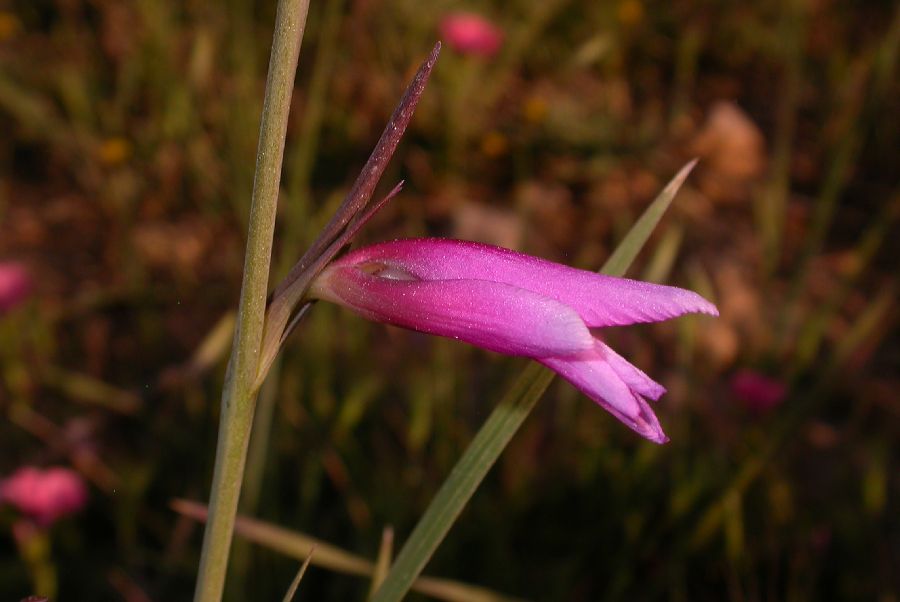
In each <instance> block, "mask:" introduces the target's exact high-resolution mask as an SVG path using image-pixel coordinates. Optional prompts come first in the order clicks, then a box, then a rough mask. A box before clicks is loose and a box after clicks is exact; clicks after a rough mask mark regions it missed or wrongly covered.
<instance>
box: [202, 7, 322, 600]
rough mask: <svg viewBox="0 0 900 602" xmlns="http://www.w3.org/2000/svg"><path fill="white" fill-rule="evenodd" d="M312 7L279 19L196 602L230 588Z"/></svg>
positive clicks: (284, 10) (287, 11)
mask: <svg viewBox="0 0 900 602" xmlns="http://www.w3.org/2000/svg"><path fill="white" fill-rule="evenodd" d="M308 8H309V0H279V2H278V12H277V15H276V17H275V33H274V36H273V41H272V54H271V58H270V60H269V74H268V77H267V80H266V93H265V100H264V103H263V110H262V120H261V123H260V132H259V146H258V149H257V155H256V173H255V175H254V180H253V197H252V201H251V205H250V229H249V234H248V237H247V254H246V256H245V259H244V281H243V284H242V285H241V298H240V305H239V306H238V314H237V326H236V328H235V333H234V343H233V347H232V354H231V360H230V362H229V365H228V373H227V375H226V379H225V386H224V390H223V391H222V413H221V418H220V423H219V440H218V444H217V446H216V463H215V469H214V471H213V482H212V490H211V492H210V505H209V522H208V523H207V525H206V531H205V532H204V535H203V551H202V554H201V557H200V570H199V574H198V576H197V587H196V590H195V593H194V600H195V601H196V602H218V601H219V600H221V599H222V590H223V589H224V584H225V573H226V570H227V567H228V554H229V551H230V549H231V539H232V532H233V530H234V518H235V513H236V512H237V504H238V499H239V497H240V492H241V481H242V480H243V472H244V463H245V461H246V456H247V443H248V441H249V438H250V430H251V427H252V424H253V411H254V405H255V402H256V392H255V389H254V383H255V381H256V373H257V368H258V363H259V348H260V344H261V341H262V334H263V322H264V318H265V310H266V291H267V289H268V284H269V264H270V261H271V255H272V237H273V234H274V229H275V212H276V209H277V206H278V189H279V185H280V180H281V163H282V158H283V155H284V140H285V136H286V133H287V119H288V112H289V110H290V104H291V92H292V91H293V87H294V74H295V73H296V70H297V61H298V58H299V56H300V43H301V41H302V40H303V30H304V28H305V26H306V13H307V10H308Z"/></svg>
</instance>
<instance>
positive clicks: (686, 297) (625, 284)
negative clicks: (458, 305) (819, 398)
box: [337, 238, 718, 328]
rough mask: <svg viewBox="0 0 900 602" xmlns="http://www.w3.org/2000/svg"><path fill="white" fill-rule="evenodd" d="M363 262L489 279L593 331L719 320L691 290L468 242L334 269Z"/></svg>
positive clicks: (364, 254) (386, 249)
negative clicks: (558, 308)
mask: <svg viewBox="0 0 900 602" xmlns="http://www.w3.org/2000/svg"><path fill="white" fill-rule="evenodd" d="M367 261H377V262H380V263H383V264H385V265H389V266H393V267H395V268H397V269H400V270H404V271H406V272H409V273H411V274H413V275H415V277H417V278H419V279H421V280H457V279H467V280H489V281H492V282H503V283H506V284H510V285H513V286H516V287H519V288H524V289H527V290H530V291H532V292H534V293H537V294H539V295H543V296H547V297H550V298H552V299H555V300H557V301H559V302H560V303H562V304H564V305H568V306H569V307H571V308H572V309H574V310H575V311H576V312H577V313H578V315H579V316H581V319H582V320H584V322H585V323H586V324H587V325H588V326H589V327H592V328H593V327H603V326H616V325H624V324H633V323H637V322H658V321H661V320H667V319H669V318H674V317H676V316H680V315H682V314H686V313H705V314H711V315H718V310H716V307H715V306H714V305H713V304H712V303H710V302H709V301H707V300H706V299H704V298H703V297H701V296H700V295H698V294H697V293H694V292H692V291H688V290H685V289H681V288H677V287H673V286H663V285H660V284H652V283H649V282H640V281H637V280H629V279H626V278H615V277H612V276H605V275H602V274H597V273H595V272H589V271H587V270H579V269H576V268H571V267H568V266H564V265H560V264H557V263H553V262H550V261H546V260H544V259H540V258H538V257H532V256H530V255H523V254H522V253H517V252H515V251H510V250H509V249H503V248H500V247H493V246H490V245H483V244H479V243H473V242H467V241H460V240H450V239H438V238H426V239H406V240H396V241H392V242H386V243H380V244H376V245H372V246H369V247H364V248H362V249H358V250H356V251H353V252H351V253H349V254H347V255H345V256H344V257H342V258H341V259H339V260H338V261H337V264H339V265H353V264H358V263H362V262H367Z"/></svg>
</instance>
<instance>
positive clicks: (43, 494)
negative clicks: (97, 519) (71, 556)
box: [0, 466, 88, 527]
mask: <svg viewBox="0 0 900 602" xmlns="http://www.w3.org/2000/svg"><path fill="white" fill-rule="evenodd" d="M87 496H88V493H87V487H86V486H85V484H84V482H83V481H82V480H81V477H80V476H79V475H78V473H77V472H75V471H74V470H70V469H68V468H61V467H54V468H48V469H46V470H41V469H40V468H34V467H32V466H26V467H23V468H20V469H19V470H17V471H16V472H14V473H13V474H12V475H11V476H9V477H7V478H6V479H3V480H2V481H0V502H8V503H10V504H12V505H13V506H15V507H16V508H18V510H19V511H20V512H22V513H23V514H26V515H28V516H30V517H31V518H32V519H34V521H35V522H36V523H38V524H39V525H41V526H45V527H46V526H49V525H50V524H52V523H54V522H55V521H57V520H58V519H60V518H62V517H63V516H66V515H67V514H72V513H74V512H77V511H78V510H80V509H81V508H82V507H84V505H85V503H87Z"/></svg>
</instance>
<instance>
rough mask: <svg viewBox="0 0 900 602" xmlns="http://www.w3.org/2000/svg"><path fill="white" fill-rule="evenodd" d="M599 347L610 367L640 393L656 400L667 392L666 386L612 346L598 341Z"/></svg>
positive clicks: (633, 389)
mask: <svg viewBox="0 0 900 602" xmlns="http://www.w3.org/2000/svg"><path fill="white" fill-rule="evenodd" d="M597 347H598V348H599V350H600V352H601V353H602V355H603V357H604V358H605V359H606V361H607V363H608V364H609V365H610V367H611V368H612V369H613V370H614V371H615V373H616V374H618V375H619V378H621V379H622V380H623V381H624V382H625V384H627V385H628V387H629V388H630V389H631V390H632V391H634V392H635V393H637V394H638V395H642V396H644V397H649V398H650V399H653V400H654V401H655V400H657V399H659V398H660V397H661V396H662V394H663V393H665V392H666V388H665V387H664V386H662V385H661V384H659V383H658V382H656V381H655V380H653V379H652V378H650V377H649V376H647V375H646V374H645V373H644V372H643V371H642V370H640V369H638V368H637V367H636V366H635V365H634V364H632V363H631V362H629V361H628V360H626V359H625V358H624V357H622V356H621V355H619V354H618V353H616V352H615V351H613V350H612V348H611V347H609V346H608V345H606V344H605V343H603V342H602V341H597Z"/></svg>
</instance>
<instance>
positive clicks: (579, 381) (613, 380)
mask: <svg viewBox="0 0 900 602" xmlns="http://www.w3.org/2000/svg"><path fill="white" fill-rule="evenodd" d="M597 343H598V345H597V347H595V349H594V350H592V351H591V352H588V353H585V354H582V355H580V356H578V357H568V358H545V359H542V360H539V361H540V362H541V363H542V364H544V365H545V366H547V367H548V368H550V369H551V370H553V371H555V372H557V373H558V374H559V375H560V376H562V377H563V378H565V379H566V380H567V381H569V382H570V383H572V384H573V385H574V386H575V388H576V389H578V390H579V391H581V392H582V393H584V394H585V395H587V396H588V397H590V398H591V399H593V400H594V401H596V402H597V403H598V404H600V406H602V407H603V408H604V409H605V410H606V411H607V412H609V413H610V414H612V415H613V416H615V417H616V418H618V419H619V420H621V421H622V422H623V423H625V424H626V425H627V426H628V427H630V428H631V429H632V430H634V431H635V432H636V433H638V434H639V435H641V436H643V437H645V438H647V439H649V440H650V441H653V442H655V443H665V442H666V441H668V440H669V438H668V437H666V434H665V433H664V432H663V430H662V427H661V426H660V424H659V420H658V419H657V418H656V414H654V413H653V410H652V409H651V408H650V406H649V404H647V402H646V401H645V400H644V398H643V397H642V396H641V393H640V391H639V390H635V389H633V388H632V387H631V386H630V385H629V382H627V381H626V380H625V379H623V378H622V376H620V372H622V373H625V374H627V375H629V376H630V377H631V376H633V373H632V372H629V371H628V370H626V369H624V368H623V366H622V364H621V363H620V362H619V360H621V362H624V363H625V364H628V362H626V361H625V360H624V359H622V358H620V357H618V355H616V357H617V358H618V359H612V360H611V361H610V356H608V355H607V351H606V350H608V349H609V348H608V347H606V346H605V345H603V344H602V343H600V342H599V341H597ZM610 351H611V350H610ZM614 355H615V354H614ZM613 364H615V365H616V368H614V367H613ZM628 365H629V367H630V369H631V370H633V371H635V372H637V373H640V374H643V373H642V372H640V371H639V370H638V369H637V368H635V367H634V366H631V365H630V364H628ZM644 377H645V378H647V377H646V375H644ZM647 380H648V381H649V380H650V379H649V378H647ZM650 382H652V381H650ZM654 384H656V383H654ZM656 386H657V387H659V388H661V387H660V386H659V385H656ZM640 387H641V389H647V385H646V383H643V384H641V385H640Z"/></svg>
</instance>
